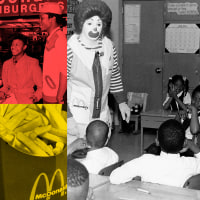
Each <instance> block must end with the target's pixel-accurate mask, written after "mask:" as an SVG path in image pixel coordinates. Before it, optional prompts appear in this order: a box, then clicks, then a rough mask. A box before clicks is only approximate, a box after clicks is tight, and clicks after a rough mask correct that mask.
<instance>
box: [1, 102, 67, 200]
mask: <svg viewBox="0 0 200 200" xmlns="http://www.w3.org/2000/svg"><path fill="white" fill-rule="evenodd" d="M0 118H1V120H0V121H1V122H0V130H1V132H0V162H1V167H0V177H1V184H0V191H1V193H0V198H1V199H4V200H7V199H15V200H21V199H29V200H35V199H46V198H47V197H48V198H49V199H50V198H51V199H54V200H58V199H59V200H61V199H62V200H66V198H67V167H66V163H67V145H66V142H67V112H66V107H65V106H63V105H62V104H37V105H35V104H1V105H0Z"/></svg>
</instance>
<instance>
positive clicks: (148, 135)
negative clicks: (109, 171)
mask: <svg viewBox="0 0 200 200" xmlns="http://www.w3.org/2000/svg"><path fill="white" fill-rule="evenodd" d="M121 130H122V128H121V127H120V126H115V127H114V129H113V132H112V136H111V138H110V140H109V142H108V146H109V147H111V148H112V149H113V150H114V151H116V152H117V153H118V155H119V159H120V160H124V162H127V161H129V160H132V159H133V158H136V157H139V156H140V149H141V148H140V137H141V134H140V130H139V131H138V132H137V133H135V132H134V131H133V130H134V129H133V127H132V125H130V127H129V128H125V129H123V131H121ZM155 137H156V129H146V128H145V129H144V148H146V147H148V146H149V145H150V144H152V143H153V142H154V141H155Z"/></svg>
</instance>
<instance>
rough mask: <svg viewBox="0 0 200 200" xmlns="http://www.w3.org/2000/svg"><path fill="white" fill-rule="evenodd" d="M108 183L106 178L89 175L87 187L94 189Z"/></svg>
mask: <svg viewBox="0 0 200 200" xmlns="http://www.w3.org/2000/svg"><path fill="white" fill-rule="evenodd" d="M108 182H109V177H108V176H100V175H96V174H89V184H90V185H89V186H90V187H91V188H92V189H96V188H97V187H100V186H102V185H104V184H106V183H108Z"/></svg>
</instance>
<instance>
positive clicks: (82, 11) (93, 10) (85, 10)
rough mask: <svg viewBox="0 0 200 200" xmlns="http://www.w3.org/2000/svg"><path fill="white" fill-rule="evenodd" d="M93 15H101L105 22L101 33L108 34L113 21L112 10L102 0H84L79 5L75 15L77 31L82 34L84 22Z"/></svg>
mask: <svg viewBox="0 0 200 200" xmlns="http://www.w3.org/2000/svg"><path fill="white" fill-rule="evenodd" d="M93 16H99V17H100V19H101V20H102V22H103V28H102V33H101V35H102V36H104V35H108V34H109V31H110V25H111V21H112V12H111V10H110V8H109V7H108V6H107V4H106V3H105V2H103V1H102V0H83V2H81V3H80V4H79V5H78V6H77V9H76V12H75V15H74V26H75V33H77V34H80V33H81V32H82V28H83V24H84V22H85V21H86V20H87V19H89V18H91V17H93Z"/></svg>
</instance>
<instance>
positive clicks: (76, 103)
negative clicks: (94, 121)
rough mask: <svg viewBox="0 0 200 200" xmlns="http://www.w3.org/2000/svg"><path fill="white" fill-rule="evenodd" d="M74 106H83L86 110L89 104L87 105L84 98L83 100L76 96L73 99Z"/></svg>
mask: <svg viewBox="0 0 200 200" xmlns="http://www.w3.org/2000/svg"><path fill="white" fill-rule="evenodd" d="M72 106H74V107H78V108H83V109H85V110H87V109H88V106H87V104H86V102H85V101H84V100H82V99H77V98H74V99H73V100H72Z"/></svg>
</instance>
